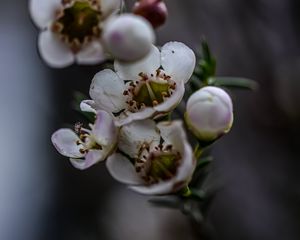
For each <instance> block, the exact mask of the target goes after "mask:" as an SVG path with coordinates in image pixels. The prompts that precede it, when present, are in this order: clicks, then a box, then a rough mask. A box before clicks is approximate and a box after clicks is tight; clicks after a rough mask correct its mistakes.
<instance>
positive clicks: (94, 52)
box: [76, 40, 106, 65]
mask: <svg viewBox="0 0 300 240" xmlns="http://www.w3.org/2000/svg"><path fill="white" fill-rule="evenodd" d="M105 59H106V56H105V53H104V50H103V47H102V45H101V43H100V40H95V41H93V42H91V43H89V44H87V46H86V47H84V48H83V49H82V50H80V51H79V53H77V55H76V62H77V63H78V64H81V65H94V64H99V63H101V62H103V61H105Z"/></svg>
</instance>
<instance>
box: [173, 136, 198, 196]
mask: <svg viewBox="0 0 300 240" xmlns="http://www.w3.org/2000/svg"><path fill="white" fill-rule="evenodd" d="M182 146H183V152H182V153H181V154H182V159H183V160H182V163H181V165H180V166H179V168H178V172H177V174H176V177H175V181H176V183H183V182H186V183H188V182H189V181H190V180H191V178H192V175H193V173H194V171H195V167H196V159H195V158H194V153H193V150H192V147H191V146H190V144H189V143H188V142H187V141H183V142H182ZM178 190H179V189H178Z"/></svg>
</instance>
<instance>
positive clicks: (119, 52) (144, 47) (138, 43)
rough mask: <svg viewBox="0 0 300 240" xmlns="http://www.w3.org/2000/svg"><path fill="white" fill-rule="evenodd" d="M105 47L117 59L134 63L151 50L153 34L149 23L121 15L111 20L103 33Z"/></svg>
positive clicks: (138, 18) (138, 17) (153, 39)
mask: <svg viewBox="0 0 300 240" xmlns="http://www.w3.org/2000/svg"><path fill="white" fill-rule="evenodd" d="M103 41H104V43H105V47H106V48H107V50H109V52H110V53H111V54H112V55H113V56H114V57H115V58H117V59H120V60H122V61H136V60H138V59H141V58H143V57H145V56H146V55H147V54H148V53H149V51H150V50H151V48H152V44H153V43H154V41H155V34H154V30H153V28H152V26H151V25H150V23H149V22H148V21H147V20H145V19H144V18H142V17H140V16H136V15H133V14H122V15H120V16H118V17H115V18H112V19H111V20H109V21H108V22H107V24H106V27H105V29H104V31H103Z"/></svg>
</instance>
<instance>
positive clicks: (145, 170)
mask: <svg viewBox="0 0 300 240" xmlns="http://www.w3.org/2000/svg"><path fill="white" fill-rule="evenodd" d="M171 148H172V147H171V146H167V147H166V148H165V149H163V147H162V146H160V147H157V148H156V149H157V150H156V151H154V152H150V153H149V154H148V156H145V155H144V156H142V157H141V158H140V159H137V160H136V162H135V169H136V171H137V173H138V174H140V176H141V177H142V178H143V179H144V181H145V182H146V183H147V184H154V183H158V182H160V181H166V180H169V179H171V178H172V177H174V176H175V175H176V172H177V169H178V166H179V165H180V162H181V155H180V153H179V152H176V151H173V150H172V149H171Z"/></svg>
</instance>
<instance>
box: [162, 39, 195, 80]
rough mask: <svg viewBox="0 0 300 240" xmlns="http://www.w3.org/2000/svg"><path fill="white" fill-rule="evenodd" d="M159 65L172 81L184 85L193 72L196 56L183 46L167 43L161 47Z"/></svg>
mask: <svg viewBox="0 0 300 240" xmlns="http://www.w3.org/2000/svg"><path fill="white" fill-rule="evenodd" d="M161 65H162V67H163V69H164V70H165V72H166V73H167V74H168V75H170V76H172V79H173V80H174V81H176V82H179V81H183V82H185V83H186V82H187V81H188V80H189V79H190V77H191V76H192V74H193V72H194V69H195V65H196V56H195V53H194V52H193V50H192V49H190V48H189V47H187V46H186V45H185V44H183V43H180V42H169V43H166V44H165V45H164V46H163V47H162V50H161Z"/></svg>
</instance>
